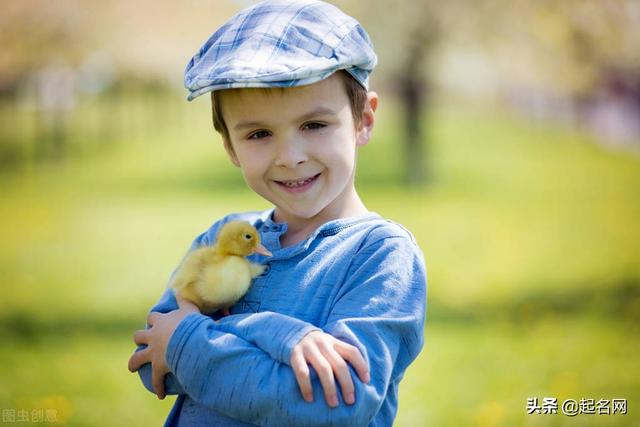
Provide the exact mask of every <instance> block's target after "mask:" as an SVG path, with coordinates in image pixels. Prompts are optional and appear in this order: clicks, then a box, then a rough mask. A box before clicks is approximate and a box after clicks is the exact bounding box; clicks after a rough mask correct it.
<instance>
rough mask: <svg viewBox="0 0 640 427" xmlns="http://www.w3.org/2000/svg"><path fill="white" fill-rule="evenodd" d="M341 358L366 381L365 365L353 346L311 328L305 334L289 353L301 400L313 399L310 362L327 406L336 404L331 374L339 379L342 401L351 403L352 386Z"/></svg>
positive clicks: (367, 370) (334, 384)
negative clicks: (311, 330)
mask: <svg viewBox="0 0 640 427" xmlns="http://www.w3.org/2000/svg"><path fill="white" fill-rule="evenodd" d="M345 361H348V362H349V363H350V364H351V366H353V367H354V368H355V370H356V372H357V373H358V377H360V380H361V381H363V382H365V383H368V382H369V368H368V367H367V363H366V362H365V360H364V358H363V357H362V355H361V354H360V351H359V350H358V349H357V348H356V347H354V346H352V345H350V344H347V343H345V342H342V341H340V340H338V339H337V338H334V337H333V336H332V335H329V334H326V333H324V332H321V331H313V332H310V333H308V334H307V335H305V336H304V338H302V340H300V342H299V343H298V344H296V346H295V347H293V351H292V352H291V367H292V368H293V372H294V374H295V376H296V380H297V381H298V386H299V387H300V391H301V392H302V396H303V397H304V400H306V401H307V402H312V401H313V389H312V388H311V379H310V378H309V366H308V365H307V364H310V365H311V366H313V368H314V369H315V370H316V372H317V373H318V378H319V379H320V383H321V384H322V389H323V390H324V396H325V400H326V401H327V404H328V405H329V406H331V407H336V406H338V396H337V391H336V383H335V381H334V376H335V377H337V379H338V381H339V382H340V386H341V388H342V396H343V398H344V401H345V402H346V403H347V404H348V405H352V404H353V403H354V402H355V394H354V391H355V388H354V386H353V381H352V380H351V373H350V372H349V367H348V366H347V364H346V362H345Z"/></svg>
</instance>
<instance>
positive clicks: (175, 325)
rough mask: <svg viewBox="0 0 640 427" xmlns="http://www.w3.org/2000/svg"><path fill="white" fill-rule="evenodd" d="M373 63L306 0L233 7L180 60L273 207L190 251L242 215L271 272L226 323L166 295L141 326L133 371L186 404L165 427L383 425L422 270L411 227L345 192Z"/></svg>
mask: <svg viewBox="0 0 640 427" xmlns="http://www.w3.org/2000/svg"><path fill="white" fill-rule="evenodd" d="M375 62H376V57H375V54H374V52H373V49H372V46H371V43H370V41H369V38H368V36H367V34H366V32H365V31H364V29H362V27H361V26H360V25H359V24H358V22H357V21H355V20H354V19H353V18H351V17H349V16H347V15H345V14H343V13H342V12H341V11H340V10H338V9H337V8H335V7H334V6H331V5H329V4H327V3H323V2H320V1H311V0H301V1H266V2H262V3H259V4H257V5H255V6H253V7H250V8H248V9H246V10H244V11H242V12H240V13H239V14H237V15H236V16H234V17H233V18H231V20H230V21H228V22H227V23H226V24H225V25H223V26H222V27H221V28H220V29H219V30H218V31H217V32H216V33H214V34H213V36H212V37H211V38H210V39H209V40H208V41H207V42H206V43H205V45H204V46H203V47H202V49H201V50H200V51H199V52H198V53H197V54H196V55H195V56H194V58H193V59H192V60H191V62H190V63H189V65H188V66H187V70H186V76H185V85H186V86H187V88H188V89H189V90H190V95H189V99H193V98H194V97H196V96H198V95H200V94H203V93H206V92H211V98H212V108H213V117H214V125H215V128H216V130H217V131H218V132H219V133H220V134H221V135H222V138H223V141H224V146H225V149H226V151H227V153H228V155H229V157H230V159H231V161H232V162H233V163H234V165H236V166H237V167H239V168H240V170H241V171H242V174H243V176H244V179H245V181H246V182H247V184H248V185H249V187H250V188H251V189H252V190H253V191H255V192H256V193H258V194H259V195H260V196H262V197H264V198H265V199H267V200H269V201H270V202H272V203H273V205H274V206H275V207H274V209H271V210H269V211H266V212H252V213H241V214H232V215H229V216H227V217H225V218H223V219H222V220H219V221H217V222H216V223H214V224H213V225H212V226H211V227H210V228H209V229H208V230H207V231H205V232H204V233H203V234H201V235H200V236H198V237H197V238H196V239H195V241H194V242H193V244H192V246H191V249H194V248H196V247H198V246H200V245H211V244H213V243H214V242H215V237H216V233H217V231H218V230H219V229H220V226H221V225H222V224H224V223H225V222H227V221H230V220H238V219H239V220H244V221H248V222H250V223H251V224H253V225H254V226H255V227H256V228H257V229H258V230H259V232H260V233H261V239H262V242H263V245H264V246H266V247H267V249H269V250H270V251H271V252H272V254H273V255H272V256H271V257H265V256H263V255H252V261H254V262H261V263H263V264H265V265H266V266H267V269H266V271H265V273H263V274H262V275H261V276H260V277H258V278H256V279H255V280H254V282H253V284H252V287H251V288H250V290H249V292H248V293H247V295H245V297H244V298H243V299H241V300H240V301H239V302H238V303H237V304H236V305H234V306H233V307H232V308H231V310H230V312H231V315H229V316H226V317H223V318H220V319H218V320H217V321H214V319H212V318H211V317H209V316H206V315H202V314H200V312H199V311H198V309H197V307H195V306H194V305H193V304H189V303H188V302H186V301H178V302H176V299H175V297H174V295H173V293H172V291H171V290H167V291H166V292H165V293H164V295H163V296H162V298H161V300H160V301H159V303H158V304H157V305H156V306H155V307H154V308H152V310H151V313H150V314H149V316H148V318H147V323H148V324H149V326H150V327H149V328H148V329H146V330H142V331H137V332H136V333H135V335H134V341H135V342H136V343H137V344H138V345H140V346H141V347H140V348H139V349H138V351H137V352H136V353H134V355H133V356H132V357H131V359H130V361H129V369H130V370H131V371H135V370H139V372H140V375H141V377H142V380H143V382H144V384H145V386H146V387H147V388H148V389H149V390H151V391H153V392H155V393H156V394H157V395H158V397H160V398H163V397H164V396H165V393H168V394H178V395H179V397H178V399H177V400H176V403H175V405H174V407H173V409H172V411H171V413H170V414H169V417H168V419H167V422H166V425H185V426H186V425H188V426H195V425H198V426H200V425H216V426H241V425H265V426H303V425H304V426H307V425H327V426H329V425H331V426H340V425H344V426H366V425H370V426H390V425H392V423H393V419H394V417H395V414H396V410H397V394H398V385H399V382H400V379H401V378H402V375H403V373H404V371H405V370H406V368H407V366H408V365H409V364H410V363H411V362H412V361H413V360H414V359H415V357H416V356H417V355H418V353H419V352H420V349H421V348H422V344H423V323H424V316H425V304H426V273H425V268H424V262H423V257H422V253H421V252H420V250H419V248H418V247H417V245H416V243H415V241H414V239H413V237H412V236H411V234H410V233H409V232H408V231H406V230H405V229H404V228H402V227H401V226H399V225H397V224H394V223H392V222H390V221H387V220H384V219H382V218H381V217H380V216H379V215H377V214H375V213H372V212H369V211H368V210H367V209H366V207H365V206H364V204H363V203H362V201H361V199H360V197H359V196H358V194H357V192H356V190H355V186H354V175H355V163H356V152H357V148H358V147H359V146H362V145H365V144H366V143H367V142H368V141H369V138H370V136H371V131H372V129H373V125H374V113H375V110H376V107H377V104H378V97H377V95H376V94H375V93H374V92H368V91H367V85H368V76H369V73H370V72H371V71H372V69H373V66H374V65H375ZM165 390H166V392H165ZM314 396H315V398H314ZM317 396H323V397H324V399H321V398H317Z"/></svg>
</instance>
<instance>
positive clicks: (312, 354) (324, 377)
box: [305, 346, 338, 408]
mask: <svg viewBox="0 0 640 427" xmlns="http://www.w3.org/2000/svg"><path fill="white" fill-rule="evenodd" d="M305 358H306V359H307V361H308V362H309V363H310V364H311V366H313V369H315V370H316V372H317V374H318V378H319V379H320V384H322V390H323V391H324V398H325V400H326V401H327V405H329V406H331V407H332V408H334V407H336V406H338V396H337V392H336V383H335V381H334V379H333V369H332V368H331V364H329V362H328V361H327V359H326V358H325V357H324V356H323V355H322V353H320V350H319V349H318V347H316V346H311V347H307V348H306V352H305Z"/></svg>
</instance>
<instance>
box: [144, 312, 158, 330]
mask: <svg viewBox="0 0 640 427" xmlns="http://www.w3.org/2000/svg"><path fill="white" fill-rule="evenodd" d="M159 316H160V313H158V312H155V311H152V312H151V313H149V315H148V316H147V325H149V326H153V324H154V323H156V320H157V319H158V317H159Z"/></svg>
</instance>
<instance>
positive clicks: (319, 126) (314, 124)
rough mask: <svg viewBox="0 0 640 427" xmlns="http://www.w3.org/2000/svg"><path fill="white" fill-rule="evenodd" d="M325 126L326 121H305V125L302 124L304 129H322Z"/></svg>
mask: <svg viewBox="0 0 640 427" xmlns="http://www.w3.org/2000/svg"><path fill="white" fill-rule="evenodd" d="M325 126H326V125H325V124H324V123H318V122H310V123H305V124H304V125H302V128H303V129H309V130H314V129H322V128H323V127H325Z"/></svg>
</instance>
